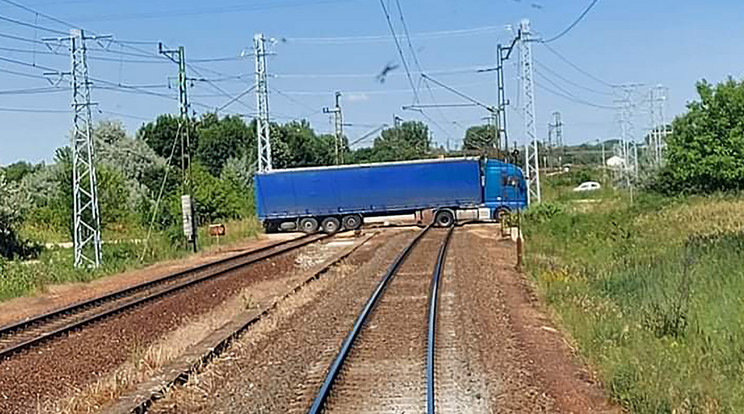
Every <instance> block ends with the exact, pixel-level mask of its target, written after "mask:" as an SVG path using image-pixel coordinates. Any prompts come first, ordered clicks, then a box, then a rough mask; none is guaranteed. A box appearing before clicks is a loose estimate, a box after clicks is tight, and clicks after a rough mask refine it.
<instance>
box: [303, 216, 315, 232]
mask: <svg viewBox="0 0 744 414" xmlns="http://www.w3.org/2000/svg"><path fill="white" fill-rule="evenodd" d="M300 230H302V231H303V232H305V233H307V234H313V233H315V232H317V231H318V220H315V219H314V218H312V217H305V218H304V219H302V220H300Z"/></svg>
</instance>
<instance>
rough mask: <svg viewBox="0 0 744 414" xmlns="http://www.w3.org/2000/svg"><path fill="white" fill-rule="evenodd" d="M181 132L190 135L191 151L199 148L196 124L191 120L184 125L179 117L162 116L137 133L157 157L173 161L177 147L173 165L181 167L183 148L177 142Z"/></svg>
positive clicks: (187, 149)
mask: <svg viewBox="0 0 744 414" xmlns="http://www.w3.org/2000/svg"><path fill="white" fill-rule="evenodd" d="M181 132H183V133H187V134H188V138H189V144H190V148H191V149H193V148H198V143H199V136H198V134H197V129H196V123H195V122H194V121H191V120H188V121H186V122H185V123H184V122H183V121H182V120H181V119H180V118H179V117H177V116H174V115H169V114H165V115H160V116H159V117H158V119H157V120H155V122H154V123H153V122H150V123H147V124H145V125H142V127H141V128H140V129H139V130H138V131H137V139H138V140H142V141H144V142H145V143H146V144H147V145H148V146H149V147H150V148H152V149H153V150H154V151H155V153H156V154H157V155H159V156H160V157H162V158H164V159H166V160H168V159H171V154H172V153H174V150H173V149H174V145H175V153H174V156H173V158H172V160H171V164H172V165H174V166H180V165H181V147H180V142H177V141H176V140H177V139H179V138H178V134H179V133H181ZM184 150H185V151H189V150H190V149H189V148H184ZM189 153H191V151H189Z"/></svg>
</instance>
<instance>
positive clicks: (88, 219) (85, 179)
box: [69, 29, 102, 267]
mask: <svg viewBox="0 0 744 414" xmlns="http://www.w3.org/2000/svg"><path fill="white" fill-rule="evenodd" d="M85 40H86V37H85V34H84V33H83V31H82V30H78V29H72V30H70V38H69V42H70V54H71V61H72V70H71V72H70V79H71V86H72V111H73V113H74V116H73V131H72V186H73V187H72V194H73V214H74V217H73V231H74V237H73V239H74V240H73V242H74V249H75V267H98V266H100V265H101V260H102V259H101V215H100V212H99V209H98V183H97V179H96V164H95V145H94V143H93V126H92V117H91V109H90V108H91V106H92V105H93V104H92V103H91V101H90V81H89V80H88V61H87V55H86V47H85Z"/></svg>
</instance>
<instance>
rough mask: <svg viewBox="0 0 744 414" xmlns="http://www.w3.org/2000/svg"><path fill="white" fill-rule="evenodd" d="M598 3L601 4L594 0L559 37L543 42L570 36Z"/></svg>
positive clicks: (546, 41) (545, 41)
mask: <svg viewBox="0 0 744 414" xmlns="http://www.w3.org/2000/svg"><path fill="white" fill-rule="evenodd" d="M598 2H599V0H592V2H591V3H589V6H588V7H587V8H586V9H585V10H584V11H583V12H582V13H581V14H580V15H579V17H578V18H577V19H576V20H574V22H573V23H571V24H570V25H569V26H568V27H566V28H565V29H564V30H563V31H562V32H560V33H558V34H557V35H555V36H553V37H551V38H550V39H547V40H543V41H542V42H543V43H550V42H554V41H556V40H558V39H560V38H561V37H563V36H565V35H566V34H568V32H570V31H571V30H572V29H573V28H574V27H576V25H577V24H579V22H581V21H582V20H583V19H584V17H586V15H587V14H589V11H590V10H591V9H592V8H593V7H594V5H596V4H597V3H598Z"/></svg>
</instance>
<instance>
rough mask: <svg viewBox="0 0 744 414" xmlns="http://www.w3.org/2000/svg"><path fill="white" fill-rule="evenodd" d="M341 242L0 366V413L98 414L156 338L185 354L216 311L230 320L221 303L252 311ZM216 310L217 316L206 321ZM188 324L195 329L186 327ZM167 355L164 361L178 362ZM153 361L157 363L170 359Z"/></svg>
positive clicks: (209, 285)
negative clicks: (171, 341) (166, 340)
mask: <svg viewBox="0 0 744 414" xmlns="http://www.w3.org/2000/svg"><path fill="white" fill-rule="evenodd" d="M347 245H348V243H347V242H344V243H342V242H340V241H335V240H330V241H324V242H321V243H313V244H311V245H308V246H305V247H302V248H300V249H298V250H295V251H291V252H287V253H283V254H280V255H278V256H275V257H273V258H271V259H267V260H265V261H261V262H259V263H256V264H253V265H251V266H248V267H247V268H245V269H241V270H239V271H235V272H232V273H230V274H226V275H224V276H222V277H221V278H218V279H214V280H210V281H207V282H204V283H202V284H199V285H197V286H194V287H193V288H189V289H186V290H184V291H181V292H179V293H177V294H175V295H173V296H169V297H166V298H163V299H160V300H157V301H155V302H153V303H152V304H150V305H147V306H143V307H140V308H137V309H135V310H132V311H129V312H125V313H123V314H120V315H117V316H114V317H112V318H110V319H107V320H105V321H103V322H101V323H99V324H95V325H91V326H89V327H86V328H84V329H82V330H80V331H78V332H75V333H72V334H70V335H69V336H67V337H62V338H59V339H56V340H54V341H51V342H49V343H46V344H43V345H41V346H39V347H37V348H34V349H32V350H31V351H29V352H24V353H21V354H19V355H17V356H14V357H13V358H11V359H9V360H5V361H0V412H2V413H5V412H9V413H26V412H35V413H36V412H60V411H61V412H100V410H99V409H98V408H100V405H99V404H105V403H106V401H107V400H110V399H111V398H115V397H116V396H117V395H118V394H119V393H121V392H122V391H125V390H124V389H122V388H126V387H128V386H129V385H130V384H128V381H129V378H125V376H124V375H120V374H119V373H120V372H122V370H121V367H123V366H126V365H128V364H129V365H132V364H134V365H137V366H139V367H140V368H141V370H150V369H151V368H153V367H147V366H144V365H148V364H150V363H151V362H152V361H150V360H148V359H147V355H148V354H151V352H150V351H149V350H150V349H152V347H153V346H155V345H157V344H158V343H159V341H160V340H161V338H167V337H171V338H173V339H175V340H177V341H179V343H177V344H175V345H174V346H172V347H170V349H168V350H167V351H168V352H171V351H174V350H175V351H177V350H178V349H181V350H183V349H184V348H185V347H186V346H188V345H189V344H191V343H194V342H195V341H198V340H200V335H201V336H202V337H203V336H204V335H207V334H209V332H210V330H213V329H214V327H216V326H221V324H224V323H225V320H218V319H219V314H222V317H223V318H224V317H228V318H229V316H230V315H231V314H233V313H234V312H232V311H230V310H229V309H228V310H227V311H226V310H225V309H221V307H222V308H224V306H225V304H227V305H229V306H232V307H238V308H239V309H240V308H248V307H251V306H254V305H255V304H257V303H260V302H261V301H262V300H263V299H264V297H269V296H271V295H275V294H276V293H277V292H278V291H281V290H286V289H287V288H288V286H287V283H289V282H290V281H291V280H292V278H293V276H294V275H296V274H297V273H298V272H303V271H304V270H306V269H308V268H311V267H312V266H314V265H316V264H317V262H318V261H323V260H326V259H327V258H328V257H330V256H331V255H333V254H335V252H337V251H339V249H343V248H345V246H347ZM215 312H216V313H217V314H218V317H217V318H216V319H215V318H209V314H210V313H212V314H214V313H215ZM205 319H207V322H208V323H207V324H206V325H205V323H204V320H205ZM209 319H214V320H211V321H210V320H209ZM194 325H198V326H196V327H195V328H193V329H191V330H189V327H191V326H194ZM210 328H211V329H210ZM178 332H180V334H177V333H178ZM197 333H198V334H197ZM160 349H162V347H161V348H160ZM171 353H174V355H169V356H168V358H177V357H178V355H177V352H171ZM159 358H160V359H161V360H160V361H159V362H160V363H167V362H168V360H167V358H165V359H163V358H162V355H161V356H159ZM155 368H156V367H155ZM127 375H129V374H127ZM133 377H136V375H134V376H133ZM112 383H113V387H110V386H109V385H110V384H112ZM107 384H109V385H107ZM91 386H92V387H93V389H92V390H91V388H90V387H91ZM95 394H98V395H95ZM104 394H105V395H104ZM60 400H62V401H65V400H66V401H72V402H73V403H69V404H60V403H59V401H60ZM81 401H83V403H81ZM59 407H63V409H61V410H60V409H59ZM66 407H67V408H66Z"/></svg>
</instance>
